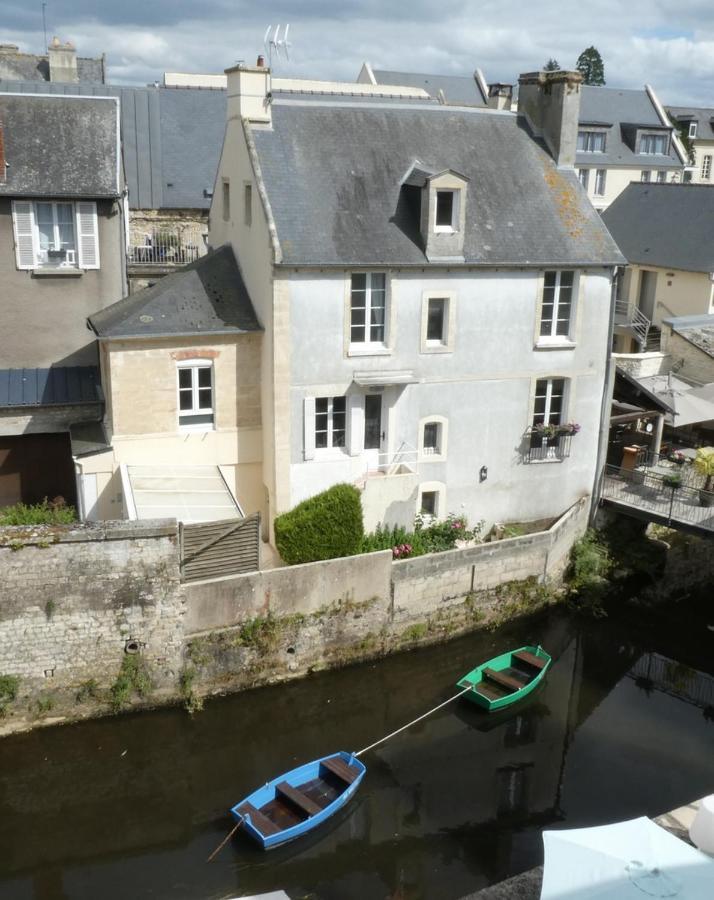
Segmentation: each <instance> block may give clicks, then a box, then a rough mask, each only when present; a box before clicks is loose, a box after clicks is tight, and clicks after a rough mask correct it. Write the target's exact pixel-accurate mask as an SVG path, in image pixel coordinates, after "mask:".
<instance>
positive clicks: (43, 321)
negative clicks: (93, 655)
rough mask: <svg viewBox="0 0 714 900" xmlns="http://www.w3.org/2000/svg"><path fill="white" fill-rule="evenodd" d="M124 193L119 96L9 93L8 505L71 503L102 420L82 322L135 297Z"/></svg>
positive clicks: (1, 432)
mask: <svg viewBox="0 0 714 900" xmlns="http://www.w3.org/2000/svg"><path fill="white" fill-rule="evenodd" d="M123 190H124V188H123V175H122V170H121V156H120V148H119V109H118V103H117V101H116V100H115V99H114V98H106V97H104V98H100V97H70V96H27V95H24V94H11V93H0V285H1V286H2V291H1V293H2V303H1V304H0V367H2V368H0V505H5V504H7V503H13V502H16V501H17V500H24V501H30V502H34V501H37V500H41V499H42V498H43V497H44V496H46V495H48V496H55V495H58V494H61V495H62V496H64V497H65V498H66V499H68V500H71V501H72V502H74V499H75V487H74V468H73V462H72V448H71V440H70V435H71V433H72V432H73V431H74V430H75V429H77V428H80V426H82V425H87V423H97V422H99V421H101V418H102V394H101V388H100V381H99V371H98V359H97V354H96V347H95V343H94V341H93V340H92V336H91V334H90V333H89V332H88V331H87V328H86V324H85V320H86V317H87V315H88V314H89V313H90V312H92V311H94V310H96V309H97V308H99V307H101V306H103V305H107V304H109V303H112V302H114V301H115V300H117V299H118V298H119V297H121V296H122V295H123V294H124V293H125V289H126V288H125V286H126V274H125V256H124V252H123V247H124V240H125V238H124V235H125V229H126V210H125V206H124V201H123V196H122V195H123ZM80 431H81V428H80Z"/></svg>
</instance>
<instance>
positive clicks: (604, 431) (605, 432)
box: [589, 266, 622, 527]
mask: <svg viewBox="0 0 714 900" xmlns="http://www.w3.org/2000/svg"><path fill="white" fill-rule="evenodd" d="M621 274H622V269H621V267H620V266H615V267H614V268H613V271H612V287H611V289H610V323H609V325H608V329H607V353H606V355H605V378H604V379H603V385H602V402H601V404H600V432H599V434H598V443H597V459H596V463H595V480H594V481H593V493H592V502H591V504H590V517H589V524H590V526H591V527H592V526H593V525H594V524H595V517H596V516H597V511H598V507H599V505H600V497H601V495H602V482H603V478H604V476H605V462H606V460H607V446H608V443H609V440H610V410H611V407H612V393H613V389H614V385H615V364H614V360H613V358H612V340H613V337H614V334H615V299H616V297H617V287H618V284H619V281H620V277H621Z"/></svg>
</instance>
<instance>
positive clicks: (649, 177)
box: [640, 169, 652, 184]
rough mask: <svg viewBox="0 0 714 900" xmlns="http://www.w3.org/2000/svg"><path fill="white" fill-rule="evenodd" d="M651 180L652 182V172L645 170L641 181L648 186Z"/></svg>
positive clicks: (641, 173) (641, 175) (642, 172)
mask: <svg viewBox="0 0 714 900" xmlns="http://www.w3.org/2000/svg"><path fill="white" fill-rule="evenodd" d="M651 180H652V172H650V170H649V169H643V170H642V171H641V172H640V181H642V182H644V183H645V184H646V183H648V182H649V181H651Z"/></svg>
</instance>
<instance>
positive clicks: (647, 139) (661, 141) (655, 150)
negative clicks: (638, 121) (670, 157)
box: [640, 134, 669, 156]
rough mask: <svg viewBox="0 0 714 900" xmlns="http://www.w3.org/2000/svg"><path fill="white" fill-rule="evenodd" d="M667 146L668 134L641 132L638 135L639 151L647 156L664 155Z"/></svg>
mask: <svg viewBox="0 0 714 900" xmlns="http://www.w3.org/2000/svg"><path fill="white" fill-rule="evenodd" d="M668 146H669V135H666V134H643V135H642V136H641V137H640V153H644V154H646V155H648V156H664V155H665V154H666V152H667V149H668Z"/></svg>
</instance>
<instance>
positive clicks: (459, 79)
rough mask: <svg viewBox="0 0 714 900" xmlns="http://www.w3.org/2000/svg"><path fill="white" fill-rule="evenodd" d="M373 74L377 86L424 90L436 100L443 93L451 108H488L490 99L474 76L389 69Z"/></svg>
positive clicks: (376, 70) (377, 70)
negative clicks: (394, 85)
mask: <svg viewBox="0 0 714 900" xmlns="http://www.w3.org/2000/svg"><path fill="white" fill-rule="evenodd" d="M372 72H373V74H374V77H375V78H376V80H377V84H400V85H404V86H406V87H416V88H423V90H425V91H426V92H427V94H429V96H430V97H433V98H434V99H435V100H437V99H438V98H439V91H443V92H444V98H445V100H446V103H447V104H449V105H450V106H480V107H486V106H488V98H487V97H484V95H483V93H482V91H481V88H480V87H479V85H478V82H477V81H476V79H475V78H474V76H473V75H422V74H419V73H416V72H394V71H391V70H389V69H373V70H372Z"/></svg>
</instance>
